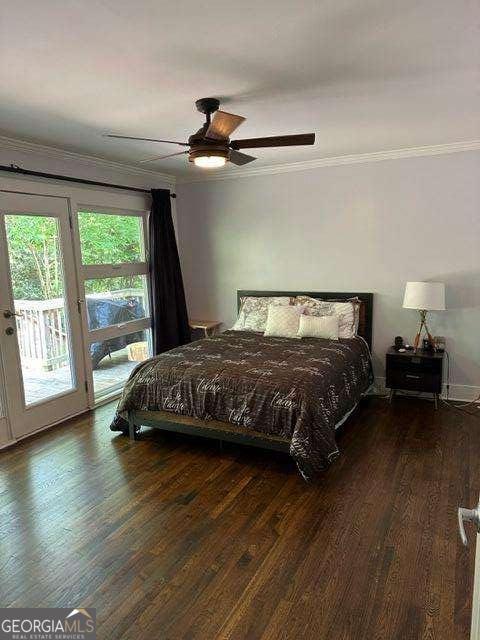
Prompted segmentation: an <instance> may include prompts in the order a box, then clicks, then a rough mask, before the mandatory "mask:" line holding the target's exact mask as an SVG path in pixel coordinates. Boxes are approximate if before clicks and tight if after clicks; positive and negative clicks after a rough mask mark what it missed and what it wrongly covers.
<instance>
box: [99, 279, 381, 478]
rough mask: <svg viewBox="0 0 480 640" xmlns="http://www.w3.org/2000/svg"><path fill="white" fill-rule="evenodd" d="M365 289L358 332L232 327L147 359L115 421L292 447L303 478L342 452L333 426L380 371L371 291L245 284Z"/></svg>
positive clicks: (132, 432)
mask: <svg viewBox="0 0 480 640" xmlns="http://www.w3.org/2000/svg"><path fill="white" fill-rule="evenodd" d="M299 295H306V296H309V297H310V298H317V299H321V300H335V301H347V300H350V299H352V298H354V297H356V298H358V299H359V301H360V304H359V320H358V331H357V336H355V337H354V338H349V339H339V340H338V341H333V340H325V339H319V338H302V339H301V340H299V339H296V338H279V337H276V338H275V337H269V338H266V337H265V336H264V335H263V334H261V333H255V332H251V331H243V330H240V331H232V330H229V331H226V332H224V333H222V334H220V335H217V336H214V337H211V338H206V339H204V340H199V341H196V342H193V343H190V344H188V345H184V346H182V347H178V348H176V349H173V350H171V351H168V352H166V353H163V354H161V355H160V356H156V357H154V358H151V359H149V360H147V361H145V362H143V363H141V364H140V365H139V366H138V367H137V368H136V369H135V370H134V371H133V372H132V374H131V376H130V378H129V380H128V381H127V383H126V385H125V389H124V392H123V395H122V398H121V400H120V402H119V406H118V409H117V416H116V418H115V420H114V422H113V423H112V426H111V429H112V430H114V431H123V432H124V433H128V434H129V436H130V438H131V439H136V438H137V437H138V431H139V428H140V427H142V426H148V427H156V428H159V429H163V430H165V431H174V432H179V433H185V434H191V435H196V436H203V437H207V438H214V439H218V440H221V441H230V442H236V443H240V444H247V445H254V446H257V447H263V448H267V449H274V450H279V451H285V452H288V453H289V454H290V455H291V456H292V457H293V458H294V460H295V462H296V463H297V466H298V469H299V471H300V473H301V474H302V476H303V477H304V478H305V479H306V480H311V479H312V478H314V477H315V476H316V475H317V474H318V473H319V472H320V471H321V470H322V469H325V468H326V467H328V466H329V464H330V463H331V462H332V461H333V460H334V459H335V458H336V457H337V456H338V454H339V450H338V447H337V445H336V440H335V428H336V427H338V425H339V424H341V423H343V422H344V421H345V419H346V418H347V417H348V416H349V415H350V413H351V412H352V411H353V410H354V408H355V407H356V406H357V404H358V402H359V401H360V399H361V398H362V397H363V395H364V394H365V393H366V392H367V390H368V388H369V387H370V386H371V384H372V381H373V376H372V368H371V361H370V348H371V343H372V315H373V294H371V293H345V292H341V293H336V292H333V293H332V292H272V291H244V290H242V291H238V292H237V301H238V308H239V309H240V303H241V300H242V299H244V298H245V297H246V296H249V297H254V298H257V297H258V298H261V297H274V296H284V297H291V298H293V297H295V296H299Z"/></svg>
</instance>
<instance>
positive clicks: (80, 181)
mask: <svg viewBox="0 0 480 640" xmlns="http://www.w3.org/2000/svg"><path fill="white" fill-rule="evenodd" d="M0 171H8V172H9V173H19V174H21V175H23V176H34V177H35V178H50V179H52V180H63V181H64V182H76V183H77V184H88V185H91V186H94V187H109V188H110V189H122V190H123V191H136V192H137V193H148V194H149V195H150V190H149V189H140V187H127V186H126V185H123V184H112V183H111V182H97V181H96V180H85V179H84V178H72V177H71V176H62V175H58V174H56V173H43V172H42V171H30V170H29V169H22V168H21V167H19V166H18V165H16V164H11V165H10V166H8V167H7V166H5V165H0ZM170 197H171V198H176V197H177V194H176V193H171V192H170Z"/></svg>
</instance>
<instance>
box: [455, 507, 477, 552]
mask: <svg viewBox="0 0 480 640" xmlns="http://www.w3.org/2000/svg"><path fill="white" fill-rule="evenodd" d="M464 522H473V524H474V525H475V527H476V529H477V533H480V512H479V509H478V508H477V509H465V508H464V507H460V508H459V509H458V528H459V532H460V538H461V540H462V543H463V545H464V546H465V547H467V546H468V539H467V536H466V534H465V527H464V526H463V523H464Z"/></svg>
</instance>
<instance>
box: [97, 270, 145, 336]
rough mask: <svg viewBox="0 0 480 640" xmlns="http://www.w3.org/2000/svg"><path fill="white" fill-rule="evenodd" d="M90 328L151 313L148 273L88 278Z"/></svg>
mask: <svg viewBox="0 0 480 640" xmlns="http://www.w3.org/2000/svg"><path fill="white" fill-rule="evenodd" d="M85 301H86V305H87V317H88V329H89V331H94V330H95V329H101V328H103V327H108V326H112V325H119V324H123V323H125V322H133V321H134V320H140V319H142V318H146V317H148V295H147V277H146V276H144V275H143V276H136V275H129V276H121V277H115V278H95V279H90V280H85Z"/></svg>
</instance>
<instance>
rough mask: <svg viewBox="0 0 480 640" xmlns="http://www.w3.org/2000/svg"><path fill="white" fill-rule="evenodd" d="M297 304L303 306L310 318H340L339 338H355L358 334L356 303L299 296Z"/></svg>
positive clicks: (296, 300) (296, 299)
mask: <svg viewBox="0 0 480 640" xmlns="http://www.w3.org/2000/svg"><path fill="white" fill-rule="evenodd" d="M295 304H299V305H303V306H304V307H306V309H307V313H308V315H310V316H338V337H339V338H354V337H355V334H356V323H355V307H356V306H358V305H356V304H355V303H354V302H351V301H347V302H335V301H333V300H320V299H317V298H310V297H309V296H297V297H296V298H295Z"/></svg>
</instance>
